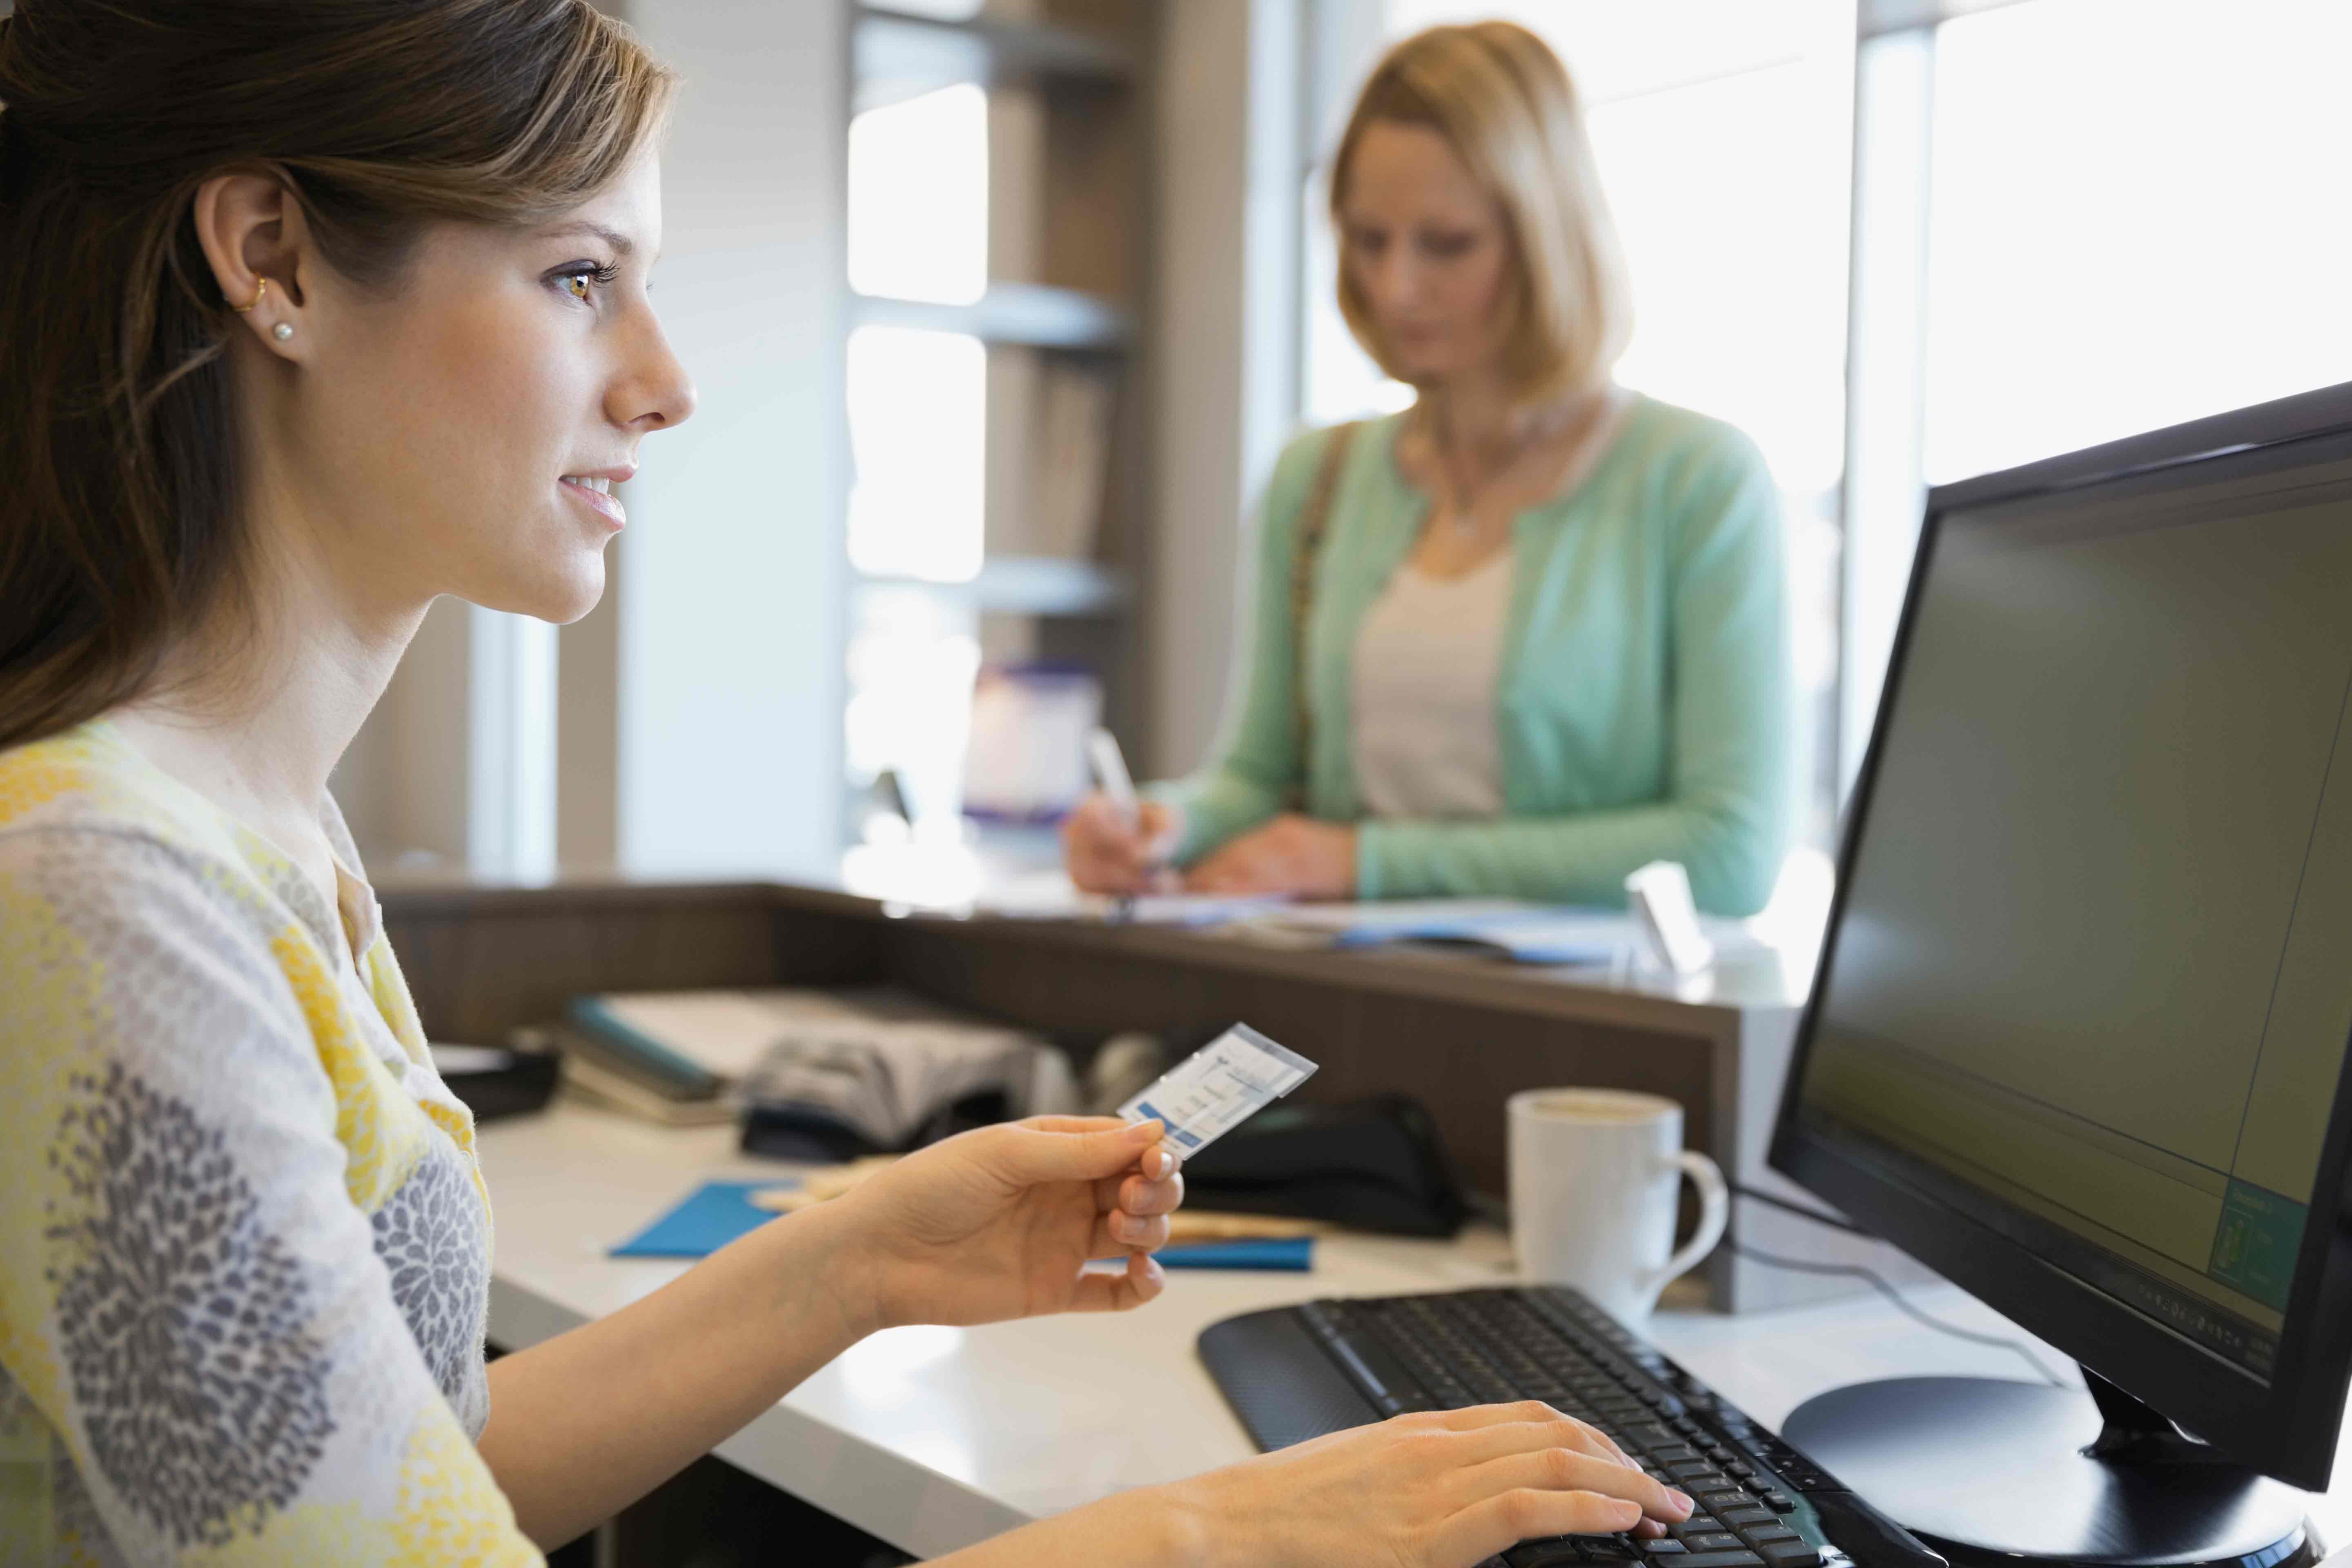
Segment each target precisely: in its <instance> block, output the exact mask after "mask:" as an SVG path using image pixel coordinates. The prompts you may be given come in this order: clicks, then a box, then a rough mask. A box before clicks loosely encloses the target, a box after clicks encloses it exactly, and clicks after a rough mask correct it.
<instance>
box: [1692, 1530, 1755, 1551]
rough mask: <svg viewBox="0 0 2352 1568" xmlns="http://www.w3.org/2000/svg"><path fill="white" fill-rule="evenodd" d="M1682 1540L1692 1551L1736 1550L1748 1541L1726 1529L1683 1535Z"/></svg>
mask: <svg viewBox="0 0 2352 1568" xmlns="http://www.w3.org/2000/svg"><path fill="white" fill-rule="evenodd" d="M1683 1542H1684V1544H1685V1545H1686V1546H1688V1547H1689V1548H1690V1549H1691V1550H1692V1551H1693V1552H1736V1551H1738V1549H1739V1548H1740V1547H1743V1546H1745V1545H1747V1544H1748V1542H1744V1541H1742V1540H1740V1539H1739V1537H1738V1536H1736V1535H1734V1534H1732V1533H1731V1532H1730V1531H1727V1530H1710V1531H1706V1533H1705V1534H1701V1535H1685V1536H1684V1537H1683Z"/></svg>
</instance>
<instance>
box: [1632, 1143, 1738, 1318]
mask: <svg viewBox="0 0 2352 1568" xmlns="http://www.w3.org/2000/svg"><path fill="white" fill-rule="evenodd" d="M1674 1163H1675V1164H1676V1165H1679V1166H1680V1167H1682V1171H1683V1173H1684V1174H1685V1175H1686V1176H1688V1177H1689V1178H1690V1179H1691V1181H1692V1182H1693V1184H1696V1186H1697V1188H1698V1229H1696V1231H1693V1232H1692V1233H1691V1238H1690V1239H1689V1240H1688V1241H1686V1242H1685V1243H1683V1244H1682V1246H1680V1247H1676V1248H1675V1255H1674V1256H1673V1257H1672V1258H1667V1259H1666V1264H1665V1267H1664V1268H1661V1269H1659V1270H1658V1271H1657V1273H1655V1274H1654V1275H1652V1276H1651V1277H1650V1279H1648V1280H1647V1281H1646V1282H1645V1283H1644V1287H1643V1288H1644V1289H1647V1290H1648V1291H1649V1292H1650V1299H1651V1300H1657V1296H1658V1292H1660V1291H1662V1290H1664V1289H1665V1288H1666V1286H1667V1284H1668V1283H1669V1282H1671V1281H1672V1280H1673V1279H1675V1277H1676V1276H1678V1275H1680V1274H1682V1273H1683V1272H1684V1271H1685V1270H1686V1269H1688V1268H1692V1267H1693V1266H1695V1265H1696V1263H1697V1262H1698V1260H1699V1259H1700V1258H1705V1257H1706V1255H1707V1254H1708V1253H1710V1252H1713V1251H1714V1250H1715V1244H1716V1243H1717V1242H1718V1241H1721V1240H1722V1239H1723V1227H1724V1226H1725V1225H1726V1224H1727V1223H1728V1222H1729V1220H1730V1218H1731V1189H1730V1188H1729V1187H1727V1186H1726V1185H1724V1183H1723V1170H1722V1167H1720V1166H1718V1165H1717V1163H1715V1162H1714V1161H1713V1160H1710V1159H1708V1158H1707V1157H1706V1155H1704V1154H1702V1153H1700V1152H1698V1151H1697V1150H1696V1149H1684V1150H1680V1151H1677V1152H1675V1155H1674Z"/></svg>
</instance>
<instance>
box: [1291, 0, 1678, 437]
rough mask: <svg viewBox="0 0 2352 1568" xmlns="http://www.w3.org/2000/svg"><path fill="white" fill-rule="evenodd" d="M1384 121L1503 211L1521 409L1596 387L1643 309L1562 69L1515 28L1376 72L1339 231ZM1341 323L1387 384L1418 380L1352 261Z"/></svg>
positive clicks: (1404, 48)
mask: <svg viewBox="0 0 2352 1568" xmlns="http://www.w3.org/2000/svg"><path fill="white" fill-rule="evenodd" d="M1381 121H1388V122H1391V123H1398V124H1405V125H1421V126H1426V127H1427V128H1428V129H1430V130H1432V131H1434V132H1437V134H1438V135H1440V136H1442V137H1444V139H1445V142H1446V144H1447V145H1448V146H1450V147H1451V148H1453V150H1454V155H1455V156H1456V157H1458V158H1460V159H1461V160H1462V162H1463V163H1464V164H1465V165H1466V166H1467V167H1468V168H1469V170H1470V173H1471V174H1472V175H1473V176H1474V177H1475V178H1476V179H1477V181H1478V183H1479V184H1480V185H1482V186H1483V187H1484V188H1485V189H1486V194H1487V195H1489V196H1491V197H1492V198H1493V199H1494V201H1495V203H1496V205H1498V206H1499V207H1500V208H1501V209H1502V213H1503V222H1504V227H1505V229H1506V230H1507V232H1508V234H1509V236H1510V238H1511V251H1512V261H1511V277H1510V281H1509V284H1508V287H1507V293H1506V295H1505V297H1504V300H1503V306H1502V308H1503V309H1504V310H1506V311H1507V312H1508V313H1509V315H1510V317H1511V323H1510V326H1509V329H1508V330H1507V332H1506V333H1505V334H1504V340H1503V341H1504V342H1505V343H1506V344H1507V347H1506V349H1505V354H1506V361H1505V365H1504V370H1505V374H1507V376H1508V377H1509V379H1510V382H1511V384H1512V387H1513V389H1514V391H1515V392H1516V393H1517V396H1518V397H1519V399H1520V400H1521V401H1522V402H1524V403H1527V404H1529V405H1533V404H1538V403H1547V402H1550V401H1552V400H1553V399H1555V398H1558V397H1560V396H1563V395H1567V394H1570V393H1573V392H1579V391H1584V390H1588V389H1590V388H1591V387H1593V386H1595V385H1598V384H1600V383H1601V381H1602V380H1603V379H1605V378H1606V377H1607V375H1608V374H1609V372H1610V369H1611V367H1612V366H1613V365H1615V364H1616V363H1617V359H1618V356H1619V355H1620V354H1622V353H1624V352H1625V342H1626V340H1627V339H1628V338H1629V337H1631V336H1632V335H1633V300H1632V293H1631V290H1630V289H1629V288H1628V286H1627V283H1626V279H1625V262H1624V255H1623V252H1622V250H1621V249H1620V248H1619V247H1618V242H1617V226H1616V224H1615V222H1614V221H1613V220H1612V218H1611V217H1610V216H1609V203H1608V201H1607V199H1606V198H1604V197H1603V196H1602V195H1601V174H1600V171H1599V170H1598V169H1597V168H1596V167H1595V166H1594V164H1593V161H1592V143H1591V140H1590V138H1589V137H1588V136H1587V135H1586V133H1585V127H1584V110H1583V109H1582V107H1581V106H1580V104H1579V103H1578V101H1577V96H1576V86H1575V84H1574V83H1573V82H1572V81H1570V79H1569V75H1568V68H1567V67H1566V66H1563V65H1561V64H1560V62H1559V56H1558V55H1556V54H1554V53H1552V51H1551V49H1550V48H1549V46H1547V45H1546V44H1545V43H1544V41H1543V40H1542V39H1541V38H1538V37H1536V36H1535V35H1534V34H1533V33H1530V32H1528V30H1527V29H1526V28H1525V27H1522V26H1517V24H1515V23H1511V22H1478V23H1474V24H1472V25H1470V26H1448V27H1432V28H1430V29H1428V30H1427V31H1426V32H1421V33H1415V34H1414V35H1413V36H1412V37H1409V38H1407V39H1405V40H1404V41H1403V42H1402V43H1400V44H1398V45H1397V46H1396V47H1394V48H1392V49H1391V50H1390V51H1389V52H1388V54H1387V55H1386V56H1384V57H1383V58H1381V63H1380V64H1379V65H1377V66H1375V67H1373V68H1372V74H1371V76H1370V78H1369V79H1366V81H1365V83H1364V89H1363V91H1362V92H1361V93H1360V94H1358V96H1357V99H1356V107H1355V110H1354V112H1353V113H1351V114H1349V117H1348V129H1347V131H1346V132H1345V133H1344V134H1343V135H1342V136H1341V137H1340V139H1339V153H1338V154H1337V155H1336V156H1335V157H1334V158H1333V160H1332V165H1331V216H1332V219H1333V221H1334V222H1337V221H1339V218H1340V216H1341V213H1342V208H1343V206H1344V205H1345V203H1346V201H1347V198H1348V171H1349V163H1351V161H1352V160H1353V159H1354V157H1355V155H1356V151H1357V148H1358V146H1359V144H1360V143H1361V142H1362V141H1363V137H1364V132H1367V131H1369V130H1370V128H1371V127H1372V126H1373V125H1375V124H1378V123H1380V122H1381ZM1339 310H1340V313H1341V314H1342V315H1344V316H1345V317H1347V319H1348V326H1349V329H1350V330H1351V331H1354V333H1355V334H1356V341H1357V342H1360V343H1361V344H1363V346H1364V352H1365V353H1369V354H1370V355H1371V356H1372V358H1373V359H1374V360H1375V361H1376V362H1378V363H1379V364H1380V367H1381V369H1382V370H1384V371H1387V372H1388V373H1389V374H1391V375H1392V376H1396V377H1397V378H1398V379H1400V380H1406V379H1410V378H1409V377H1406V376H1403V375H1402V374H1401V373H1400V371H1399V368H1398V367H1397V365H1396V364H1395V363H1394V362H1393V360H1392V359H1391V355H1390V353H1389V352H1388V346H1387V345H1386V344H1385V343H1383V342H1381V336H1380V331H1379V328H1378V326H1377V324H1376V323H1375V321H1374V320H1373V318H1372V313H1371V311H1370V309H1369V308H1368V307H1367V306H1366V304H1365V302H1364V299H1363V295H1362V292H1361V290H1360V289H1358V288H1357V286H1356V284H1355V281H1354V279H1352V278H1351V277H1350V276H1349V271H1348V267H1347V261H1346V257H1345V251H1344V247H1343V250H1342V254H1341V260H1340V265H1339Z"/></svg>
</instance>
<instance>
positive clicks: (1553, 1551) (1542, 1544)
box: [1503, 1535, 1584, 1568]
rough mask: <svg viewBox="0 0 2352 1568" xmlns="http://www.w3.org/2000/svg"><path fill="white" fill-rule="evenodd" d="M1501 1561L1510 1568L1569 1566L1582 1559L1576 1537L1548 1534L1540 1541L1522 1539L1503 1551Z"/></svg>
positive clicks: (1564, 1567) (1582, 1555)
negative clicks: (1506, 1550)
mask: <svg viewBox="0 0 2352 1568" xmlns="http://www.w3.org/2000/svg"><path fill="white" fill-rule="evenodd" d="M1503 1561H1504V1562H1506V1563H1509V1564H1510V1565H1511V1568H1569V1565H1570V1564H1571V1563H1581V1562H1583V1561H1584V1553H1583V1552H1580V1551H1578V1550H1577V1545H1576V1539H1575V1537H1573V1536H1568V1535H1554V1536H1549V1537H1547V1538H1545V1539H1544V1540H1541V1541H1522V1542H1519V1543H1518V1544H1517V1546H1514V1547H1512V1548H1511V1549H1510V1550H1509V1551H1508V1552H1504V1553H1503Z"/></svg>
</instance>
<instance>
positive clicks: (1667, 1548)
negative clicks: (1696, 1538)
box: [1642, 1537, 1690, 1557]
mask: <svg viewBox="0 0 2352 1568" xmlns="http://www.w3.org/2000/svg"><path fill="white" fill-rule="evenodd" d="M1689 1550H1690V1548H1689V1547H1687V1546H1685V1545H1684V1544H1683V1543H1682V1542H1679V1541H1675V1540H1674V1539H1672V1538H1671V1537H1667V1538H1664V1539H1661V1540H1657V1541H1644V1542H1642V1555H1643V1556H1644V1557H1673V1556H1675V1555H1676V1554H1678V1553H1680V1552H1688V1551H1689Z"/></svg>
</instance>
